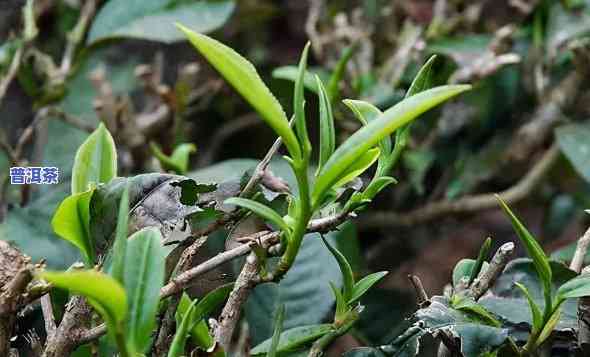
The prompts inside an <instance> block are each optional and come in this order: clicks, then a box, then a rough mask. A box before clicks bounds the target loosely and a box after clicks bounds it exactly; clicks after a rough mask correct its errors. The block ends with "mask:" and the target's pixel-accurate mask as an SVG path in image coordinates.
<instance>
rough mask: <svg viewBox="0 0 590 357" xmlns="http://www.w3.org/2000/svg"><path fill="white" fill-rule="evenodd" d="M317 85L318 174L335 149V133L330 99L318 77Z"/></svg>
mask: <svg viewBox="0 0 590 357" xmlns="http://www.w3.org/2000/svg"><path fill="white" fill-rule="evenodd" d="M315 79H316V82H317V85H318V90H319V93H318V98H319V105H320V157H319V163H318V172H319V171H320V170H321V168H322V165H324V164H325V163H326V162H327V161H328V159H329V158H330V155H332V153H333V152H334V150H335V148H336V131H335V129H334V115H333V114H332V105H331V104H330V98H329V97H328V94H327V93H326V89H325V88H324V85H323V84H322V81H321V80H320V77H318V76H316V77H315Z"/></svg>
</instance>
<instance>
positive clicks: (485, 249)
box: [469, 237, 492, 285]
mask: <svg viewBox="0 0 590 357" xmlns="http://www.w3.org/2000/svg"><path fill="white" fill-rule="evenodd" d="M491 247H492V238H490V237H488V238H487V239H486V240H485V241H484V242H483V244H482V245H481V248H480V249H479V255H478V256H477V260H476V261H475V265H474V266H473V269H472V270H471V275H470V276H469V285H471V283H473V281H474V280H475V278H477V276H478V275H479V272H480V271H481V268H482V267H483V263H485V260H486V258H487V256H488V255H489V254H490V249H491Z"/></svg>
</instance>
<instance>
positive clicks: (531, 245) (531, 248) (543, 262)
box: [496, 195, 552, 317]
mask: <svg viewBox="0 0 590 357" xmlns="http://www.w3.org/2000/svg"><path fill="white" fill-rule="evenodd" d="M496 198H497V199H498V202H500V205H501V207H502V209H503V210H504V212H505V213H506V215H508V217H509V218H510V221H511V222H512V227H513V228H514V231H515V232H516V234H517V235H518V237H519V238H520V240H521V241H522V243H523V245H524V246H525V248H526V251H527V253H528V255H529V256H530V257H531V259H532V260H533V263H534V265H535V269H536V270H537V274H539V279H540V280H541V282H542V283H543V289H544V294H545V303H546V305H548V306H545V312H546V313H547V312H548V309H550V308H551V305H552V304H551V303H550V302H551V280H552V272H551V266H550V265H549V258H547V256H546V255H545V252H544V251H543V248H541V245H539V243H538V242H537V240H536V239H535V238H534V237H533V236H532V234H531V233H530V232H529V231H528V230H527V229H526V227H525V226H524V225H523V224H522V223H521V222H520V220H519V219H518V218H517V217H516V216H515V215H514V213H512V211H511V210H510V208H509V207H508V205H507V204H506V203H505V202H504V201H503V200H502V198H501V197H500V196H498V195H496ZM545 317H548V316H545Z"/></svg>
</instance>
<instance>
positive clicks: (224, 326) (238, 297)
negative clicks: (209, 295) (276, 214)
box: [214, 252, 258, 351]
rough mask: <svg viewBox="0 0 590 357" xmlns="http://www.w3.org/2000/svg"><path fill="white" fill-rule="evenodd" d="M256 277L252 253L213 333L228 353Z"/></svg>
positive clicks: (255, 264) (256, 270)
mask: <svg viewBox="0 0 590 357" xmlns="http://www.w3.org/2000/svg"><path fill="white" fill-rule="evenodd" d="M257 275H258V262H257V258H256V254H255V253H254V252H252V253H250V255H248V258H246V263H245V264H244V266H243V267H242V271H241V272H240V275H239V276H238V279H237V280H236V282H235V284H234V288H233V290H232V292H231V293H230V295H229V298H228V300H227V302H226V304H225V306H224V307H223V310H222V312H221V315H220V316H219V319H218V325H217V328H216V329H215V331H214V334H215V341H217V343H219V345H221V347H223V348H224V349H225V350H226V351H229V347H230V343H231V339H232V336H233V334H234V330H235V327H236V324H237V322H238V320H239V319H240V312H241V310H242V305H243V304H244V303H245V302H246V299H247V298H248V295H249V294H250V291H251V290H252V288H254V285H255V282H254V279H255V277H256V276H257Z"/></svg>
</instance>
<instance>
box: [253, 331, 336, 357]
mask: <svg viewBox="0 0 590 357" xmlns="http://www.w3.org/2000/svg"><path fill="white" fill-rule="evenodd" d="M330 331H332V325H331V324H322V325H311V326H300V327H295V328H292V329H290V330H287V331H284V332H283V333H281V339H280V341H279V346H278V348H277V352H286V351H295V350H297V349H298V348H300V347H302V346H305V345H307V344H310V343H311V342H313V341H315V340H317V339H318V338H320V337H322V336H323V335H325V334H327V333H329V332H330ZM271 343H272V339H268V340H266V341H264V342H262V343H261V344H259V345H258V346H256V347H254V348H253V349H252V350H251V351H250V353H251V354H252V355H253V356H254V355H261V354H266V353H268V351H269V349H270V345H271Z"/></svg>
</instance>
